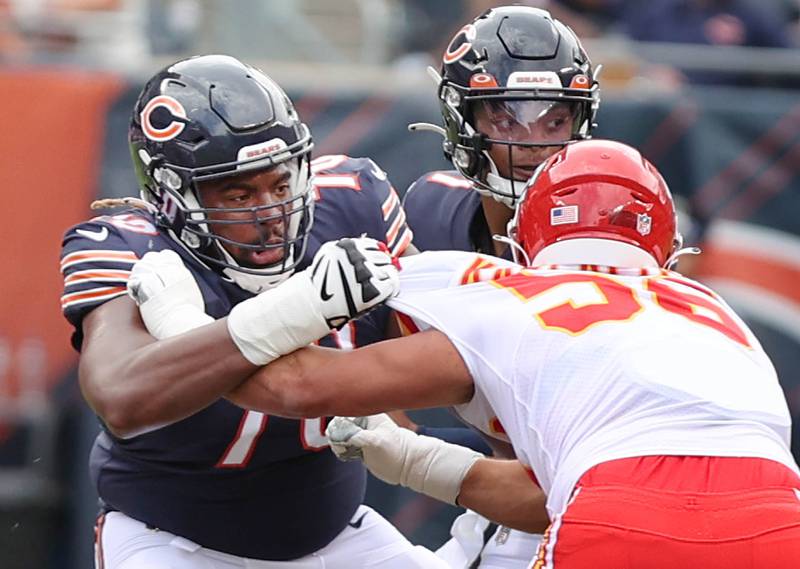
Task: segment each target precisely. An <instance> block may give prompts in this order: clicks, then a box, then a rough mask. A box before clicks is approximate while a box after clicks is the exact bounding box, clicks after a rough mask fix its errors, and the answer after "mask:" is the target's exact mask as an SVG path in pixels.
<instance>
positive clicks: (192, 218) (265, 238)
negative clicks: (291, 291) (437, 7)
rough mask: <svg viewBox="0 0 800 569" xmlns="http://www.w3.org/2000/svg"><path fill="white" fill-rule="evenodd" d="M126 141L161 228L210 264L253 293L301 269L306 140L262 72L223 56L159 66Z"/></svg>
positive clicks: (307, 217) (307, 213)
mask: <svg viewBox="0 0 800 569" xmlns="http://www.w3.org/2000/svg"><path fill="white" fill-rule="evenodd" d="M129 142H130V147H131V155H132V157H133V162H134V167H135V169H136V172H137V175H138V177H139V180H140V185H141V188H142V196H143V198H144V199H145V200H147V201H148V202H150V204H151V205H152V206H153V208H154V209H155V210H156V212H157V220H158V223H159V225H160V226H161V227H163V228H164V229H166V230H167V231H168V233H169V234H170V235H171V236H172V237H173V238H174V239H175V240H176V241H178V242H179V243H180V244H181V245H182V246H183V247H185V248H186V249H187V250H188V251H189V252H191V253H192V254H193V255H194V256H195V257H197V258H198V259H199V260H200V261H202V262H203V263H204V264H206V265H207V266H208V267H210V268H212V269H215V270H217V271H219V272H221V273H223V274H224V275H225V276H226V277H228V278H229V279H231V280H233V281H234V282H236V283H237V284H238V285H239V286H241V287H242V288H244V289H246V290H249V291H251V292H260V291H262V290H264V289H265V288H268V287H271V286H275V285H276V284H278V283H279V282H281V281H282V280H284V279H286V278H288V276H289V275H291V274H292V271H293V270H294V269H295V267H296V266H297V265H298V264H299V263H300V262H302V258H303V253H304V251H305V245H306V238H307V235H308V232H309V231H310V228H311V224H312V221H313V208H312V206H313V195H312V191H311V188H310V184H309V177H310V167H309V155H310V152H311V149H312V147H313V144H312V141H311V134H310V132H309V129H308V127H307V126H306V125H305V124H303V123H302V121H301V120H300V118H299V116H298V115H297V113H296V111H295V109H294V106H293V104H292V102H291V101H290V100H289V98H288V97H287V96H286V94H285V93H284V92H283V90H282V89H281V88H280V87H279V86H278V85H277V84H276V83H275V82H274V81H272V80H271V79H270V78H269V77H267V76H266V75H264V74H263V73H262V72H261V71H259V70H258V69H255V68H253V67H250V66H248V65H246V64H244V63H242V62H240V61H238V60H236V59H234V58H232V57H228V56H221V55H207V56H199V57H193V58H190V59H187V60H182V61H179V62H177V63H174V64H172V65H170V66H168V67H166V68H164V69H163V70H161V71H160V72H158V73H157V74H156V75H154V76H153V77H152V78H151V80H150V81H148V82H147V84H146V85H145V87H144V89H143V90H142V93H141V94H140V96H139V99H138V101H137V103H136V105H135V107H134V112H133V114H132V118H131V126H130V129H129ZM279 233H280V234H279Z"/></svg>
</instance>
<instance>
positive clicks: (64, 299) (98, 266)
mask: <svg viewBox="0 0 800 569" xmlns="http://www.w3.org/2000/svg"><path fill="white" fill-rule="evenodd" d="M128 217H130V223H134V224H135V225H134V227H136V228H144V229H147V228H146V226H145V225H146V224H147V222H146V221H145V220H144V219H141V218H137V217H136V216H135V215H130V216H128ZM109 219H112V218H96V219H94V220H91V221H87V222H85V223H81V224H79V225H76V226H74V227H72V228H71V229H69V230H68V231H67V232H66V234H65V235H64V240H63V243H62V249H61V274H62V275H63V277H64V293H63V295H62V296H61V311H62V312H63V314H64V317H65V318H66V319H67V320H68V321H69V323H70V324H72V326H73V327H74V328H75V330H74V332H73V335H72V345H73V347H75V349H76V350H79V349H80V345H81V343H82V341H83V333H82V328H81V325H82V322H83V318H84V317H85V316H86V315H87V314H88V313H89V312H91V311H92V310H94V309H95V308H97V307H98V306H100V305H101V304H103V303H105V302H108V301H109V300H112V299H114V298H117V297H119V296H122V295H124V294H126V286H127V282H128V278H129V277H130V274H131V269H132V267H133V264H134V263H135V262H136V261H137V260H138V259H139V254H138V253H137V252H136V251H135V250H134V247H133V246H132V244H131V242H130V240H129V239H126V235H125V229H124V228H122V227H120V224H122V223H125V221H124V220H125V219H126V217H125V216H124V215H123V216H114V218H113V219H114V223H110V222H109V221H108V220H109ZM136 224H138V225H136ZM151 227H152V226H151ZM153 231H155V229H154V228H153Z"/></svg>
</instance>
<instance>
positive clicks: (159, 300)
mask: <svg viewBox="0 0 800 569" xmlns="http://www.w3.org/2000/svg"><path fill="white" fill-rule="evenodd" d="M164 300H165V299H164V298H163V297H158V296H156V297H153V298H151V299H150V300H148V301H147V302H145V303H144V304H142V305H141V306H140V307H139V310H140V312H141V314H142V320H144V322H145V325H146V326H147V331H148V332H150V335H151V336H153V338H155V339H157V340H163V339H164V338H171V337H173V336H178V335H179V334H183V333H184V332H188V331H189V330H194V329H195V328H200V327H201V326H205V325H206V324H210V323H211V322H213V321H214V319H213V318H212V317H211V316H209V315H208V314H206V313H205V312H203V310H202V309H201V308H197V307H196V306H193V305H191V304H181V305H178V306H169V299H166V300H167V301H166V302H165V301H164Z"/></svg>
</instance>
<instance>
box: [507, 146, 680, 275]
mask: <svg viewBox="0 0 800 569" xmlns="http://www.w3.org/2000/svg"><path fill="white" fill-rule="evenodd" d="M509 236H510V237H511V238H512V239H513V240H514V241H516V243H518V244H519V245H520V246H521V248H522V250H524V251H525V253H526V254H527V256H528V259H529V262H530V263H531V264H532V265H542V264H551V263H555V264H575V263H579V264H602V265H616V266H623V265H624V266H631V264H638V263H641V262H643V261H642V260H645V262H646V261H647V260H649V259H648V258H647V257H644V256H642V255H641V252H640V251H639V252H637V251H636V249H633V248H632V247H630V246H634V247H636V248H638V249H640V250H642V251H644V252H646V253H647V254H648V255H649V256H650V257H652V258H653V259H654V260H655V261H656V263H657V264H658V266H660V267H664V266H666V265H667V264H668V263H669V262H670V260H671V256H672V254H673V253H674V251H675V249H676V248H677V247H679V246H680V236H679V235H678V233H677V228H676V217H675V205H674V203H673V201H672V196H671V195H670V192H669V188H668V187H667V184H666V182H665V181H664V178H662V177H661V174H659V173H658V171H657V170H656V169H655V167H654V166H653V165H652V164H651V163H650V162H648V161H647V160H646V159H645V158H644V157H643V156H642V155H641V154H640V153H639V151H637V150H636V149H634V148H631V147H630V146H627V145H625V144H622V143H620V142H613V141H610V140H585V141H580V142H574V143H572V144H568V145H567V146H565V147H564V148H563V149H562V150H560V151H559V152H558V153H556V154H554V155H553V156H551V157H550V158H549V159H547V160H546V161H545V162H544V163H543V164H542V165H541V167H540V168H539V169H538V170H537V171H536V173H535V174H534V175H533V176H532V177H531V179H530V180H529V181H528V184H527V186H526V189H525V195H524V197H523V199H522V200H521V202H520V204H519V206H518V207H517V211H516V214H515V216H514V219H513V220H512V222H511V224H510V225H509ZM571 239H582V241H580V242H574V243H568V244H567V245H566V246H564V245H560V246H555V247H553V246H554V245H555V244H563V243H565V242H566V241H569V240H571ZM619 244H626V245H622V246H620V245H619ZM545 249H549V251H550V253H553V252H555V256H554V255H553V254H544V253H543V250H545ZM559 249H560V250H559ZM598 251H603V252H600V253H598ZM631 253H632V254H631ZM537 257H538V258H537ZM649 264H652V263H649Z"/></svg>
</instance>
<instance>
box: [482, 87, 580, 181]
mask: <svg viewBox="0 0 800 569" xmlns="http://www.w3.org/2000/svg"><path fill="white" fill-rule="evenodd" d="M578 113H579V108H578V105H577V104H568V103H561V102H557V101H530V100H491V99H489V100H484V101H479V102H477V103H475V104H474V118H473V123H474V125H475V130H476V131H477V132H479V133H480V134H482V135H484V136H485V137H486V140H485V141H486V143H487V145H488V150H487V151H486V152H487V153H488V155H489V158H490V160H491V162H487V164H486V166H485V168H486V169H487V170H492V169H493V170H494V171H495V173H496V174H499V175H500V176H501V177H503V178H506V179H509V180H515V181H518V182H523V183H524V182H526V181H527V180H528V178H530V177H531V176H532V175H533V173H534V171H535V170H536V168H537V167H538V166H539V164H541V163H542V162H544V161H545V160H546V159H547V158H549V157H550V156H552V155H553V154H555V153H556V152H558V151H559V150H560V149H561V148H563V146H564V144H565V143H566V142H567V141H569V140H571V139H572V138H573V136H574V125H575V122H576V116H577V114H578ZM488 173H489V172H488V171H487V172H483V173H482V177H486V175H487V174H488Z"/></svg>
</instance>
